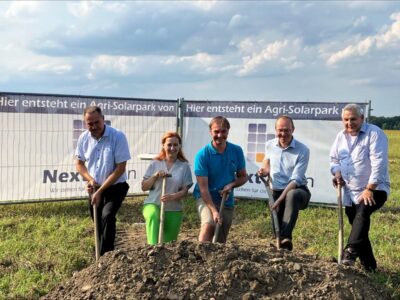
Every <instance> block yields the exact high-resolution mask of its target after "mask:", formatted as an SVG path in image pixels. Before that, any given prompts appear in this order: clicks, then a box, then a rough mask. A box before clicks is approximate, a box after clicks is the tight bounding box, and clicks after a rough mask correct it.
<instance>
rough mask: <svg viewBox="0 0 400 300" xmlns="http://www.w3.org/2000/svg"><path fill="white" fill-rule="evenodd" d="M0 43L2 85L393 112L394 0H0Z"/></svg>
mask: <svg viewBox="0 0 400 300" xmlns="http://www.w3.org/2000/svg"><path fill="white" fill-rule="evenodd" d="M0 41H1V47H0V68H1V70H2V72H0V91H3V92H23V93H52V94H71V95H91V96H109V97H134V98H154V99H177V98H181V97H182V98H184V99H188V100H225V101H226V100H232V101H313V102H321V101H322V102H325V101H328V102H368V101H369V100H371V101H372V108H373V111H372V115H374V116H386V117H390V116H397V115H400V105H399V104H397V102H398V101H399V100H400V99H399V98H400V2H398V1H354V2H353V1H254V2H253V1H188V2H184V1H162V2H157V1H146V2H144V1H143V2H141V1H139V2H136V1H124V2H119V1H82V2H79V1H65V2H61V1H48V2H46V1H38V2H35V1H27V2H24V1H15V2H8V1H1V2H0Z"/></svg>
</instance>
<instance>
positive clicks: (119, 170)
mask: <svg viewBox="0 0 400 300" xmlns="http://www.w3.org/2000/svg"><path fill="white" fill-rule="evenodd" d="M125 170H126V161H124V162H121V163H119V164H117V165H116V167H115V169H114V171H113V172H112V173H111V174H110V175H109V176H108V177H107V178H106V180H105V181H104V182H103V184H102V185H100V187H99V188H98V189H97V190H96V191H95V192H94V193H93V195H92V204H96V206H97V205H98V203H99V202H100V200H101V194H102V193H103V192H104V191H105V190H106V189H107V188H109V187H110V186H111V185H113V184H114V183H115V182H116V181H117V180H118V178H120V177H121V176H122V174H124V172H125Z"/></svg>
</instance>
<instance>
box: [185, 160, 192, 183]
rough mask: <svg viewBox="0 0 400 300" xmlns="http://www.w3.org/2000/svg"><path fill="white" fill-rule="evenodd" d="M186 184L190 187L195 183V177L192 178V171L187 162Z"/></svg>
mask: <svg viewBox="0 0 400 300" xmlns="http://www.w3.org/2000/svg"><path fill="white" fill-rule="evenodd" d="M183 181H184V185H185V186H187V187H188V188H190V187H191V186H192V184H193V179H192V171H191V170H190V166H189V164H188V163H187V164H186V166H185V174H184V178H183Z"/></svg>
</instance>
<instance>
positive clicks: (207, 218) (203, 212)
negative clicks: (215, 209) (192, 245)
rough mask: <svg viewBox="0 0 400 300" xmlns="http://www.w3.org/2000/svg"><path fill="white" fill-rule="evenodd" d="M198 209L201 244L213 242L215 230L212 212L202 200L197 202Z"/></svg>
mask: <svg viewBox="0 0 400 300" xmlns="http://www.w3.org/2000/svg"><path fill="white" fill-rule="evenodd" d="M196 207H197V212H198V214H199V217H200V222H201V225H200V226H201V227H200V233H199V242H211V241H212V238H213V235H214V228H215V224H214V220H213V218H212V214H211V211H210V209H209V208H208V206H207V205H206V204H205V203H204V201H203V200H202V199H201V198H199V199H197V200H196Z"/></svg>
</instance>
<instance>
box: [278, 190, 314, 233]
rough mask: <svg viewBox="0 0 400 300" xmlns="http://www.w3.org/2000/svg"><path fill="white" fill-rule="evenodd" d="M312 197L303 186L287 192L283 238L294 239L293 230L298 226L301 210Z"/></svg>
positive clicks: (282, 230)
mask: <svg viewBox="0 0 400 300" xmlns="http://www.w3.org/2000/svg"><path fill="white" fill-rule="evenodd" d="M310 198H311V194H310V192H309V191H307V190H305V189H302V188H296V189H293V190H291V191H289V192H288V193H287V195H286V199H285V210H284V213H283V219H282V229H281V233H282V236H281V238H282V239H290V240H291V239H292V232H293V229H294V227H295V226H296V222H297V218H298V215H299V210H301V209H304V208H306V207H307V205H308V202H309V201H310Z"/></svg>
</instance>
